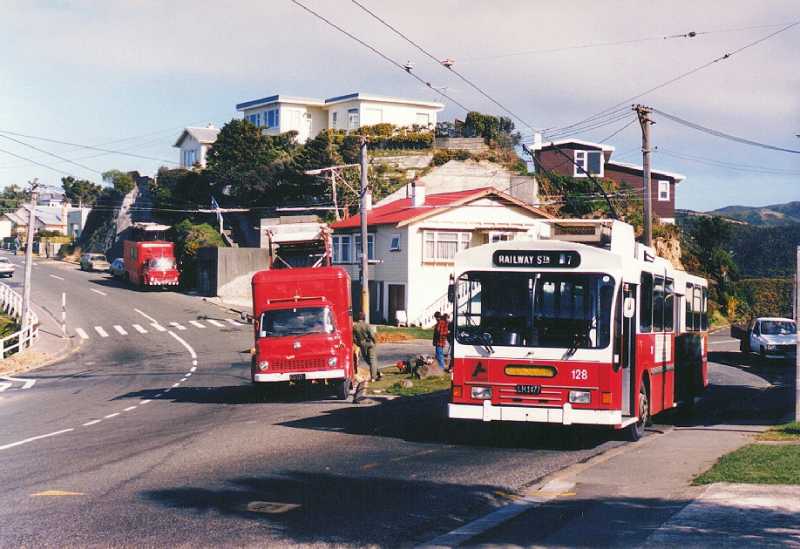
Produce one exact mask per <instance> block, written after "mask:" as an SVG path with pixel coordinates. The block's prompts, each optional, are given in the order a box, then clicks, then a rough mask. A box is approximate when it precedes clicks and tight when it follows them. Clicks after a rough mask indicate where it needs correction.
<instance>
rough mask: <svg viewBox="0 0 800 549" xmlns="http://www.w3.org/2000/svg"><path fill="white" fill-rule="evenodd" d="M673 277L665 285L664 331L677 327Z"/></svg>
mask: <svg viewBox="0 0 800 549" xmlns="http://www.w3.org/2000/svg"><path fill="white" fill-rule="evenodd" d="M674 286H675V285H674V283H673V281H672V279H671V278H667V281H666V283H665V286H664V331H665V332H671V331H672V330H673V329H674V327H675V322H674V320H675V288H674Z"/></svg>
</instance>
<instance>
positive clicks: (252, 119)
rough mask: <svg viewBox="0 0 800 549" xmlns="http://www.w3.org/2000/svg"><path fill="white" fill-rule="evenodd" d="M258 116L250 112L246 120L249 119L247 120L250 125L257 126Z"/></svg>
mask: <svg viewBox="0 0 800 549" xmlns="http://www.w3.org/2000/svg"><path fill="white" fill-rule="evenodd" d="M260 116H261V115H259V117H260ZM259 117H257V116H256V115H255V114H251V115H250V116H248V117H247V120H248V121H249V122H250V123H251V124H252V125H254V126H258V120H259Z"/></svg>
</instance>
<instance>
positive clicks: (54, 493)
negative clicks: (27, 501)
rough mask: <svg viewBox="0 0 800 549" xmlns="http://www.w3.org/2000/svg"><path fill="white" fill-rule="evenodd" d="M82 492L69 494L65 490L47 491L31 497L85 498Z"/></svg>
mask: <svg viewBox="0 0 800 549" xmlns="http://www.w3.org/2000/svg"><path fill="white" fill-rule="evenodd" d="M85 495H86V494H84V493H82V492H67V491H65V490H45V491H44V492H36V493H35V494H31V497H37V496H85Z"/></svg>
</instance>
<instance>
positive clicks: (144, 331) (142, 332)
mask: <svg viewBox="0 0 800 549" xmlns="http://www.w3.org/2000/svg"><path fill="white" fill-rule="evenodd" d="M133 329H134V330H136V331H137V332H139V333H140V334H146V333H147V330H145V329H144V328H142V327H141V326H140V325H138V324H134V325H133Z"/></svg>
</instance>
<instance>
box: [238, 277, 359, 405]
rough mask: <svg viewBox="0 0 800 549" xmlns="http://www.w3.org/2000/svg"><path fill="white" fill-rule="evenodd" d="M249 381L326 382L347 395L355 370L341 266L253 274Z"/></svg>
mask: <svg viewBox="0 0 800 549" xmlns="http://www.w3.org/2000/svg"><path fill="white" fill-rule="evenodd" d="M252 285H253V325H254V335H255V346H254V347H253V359H252V363H251V372H250V374H251V380H252V382H253V383H254V384H256V385H257V386H260V387H262V388H264V387H268V386H270V385H269V384H272V386H274V385H275V384H278V383H286V382H290V383H325V384H331V385H333V386H334V389H335V392H336V396H337V397H338V398H339V399H342V400H344V399H346V398H347V396H348V394H349V392H350V388H351V386H352V380H353V377H354V374H355V371H354V362H353V321H352V305H351V295H350V277H349V276H348V274H347V272H346V271H345V270H344V269H342V268H339V267H317V268H293V269H275V270H267V271H261V272H258V273H256V274H255V275H254V276H253V279H252Z"/></svg>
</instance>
